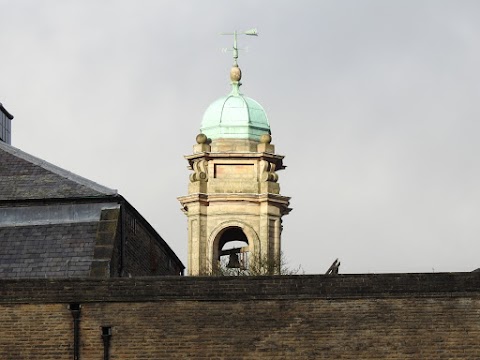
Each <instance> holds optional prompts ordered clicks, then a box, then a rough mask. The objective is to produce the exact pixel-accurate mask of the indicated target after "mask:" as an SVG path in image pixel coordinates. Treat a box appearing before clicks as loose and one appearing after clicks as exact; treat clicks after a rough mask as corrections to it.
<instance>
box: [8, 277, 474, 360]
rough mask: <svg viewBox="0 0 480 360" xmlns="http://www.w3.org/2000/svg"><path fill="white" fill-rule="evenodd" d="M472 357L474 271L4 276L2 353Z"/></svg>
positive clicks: (121, 356) (87, 356)
mask: <svg viewBox="0 0 480 360" xmlns="http://www.w3.org/2000/svg"><path fill="white" fill-rule="evenodd" d="M72 303H77V304H80V305H81V316H80V349H79V350H80V359H102V358H103V342H102V339H101V329H102V327H111V329H112V337H111V347H110V355H111V356H110V358H111V359H149V360H150V359H185V358H192V359H294V358H295V359H402V360H403V359H478V358H479V356H480V274H479V273H454V274H388V275H338V276H325V275H318V276H281V277H255V278H248V277H237V278H225V277H219V278H214V277H210V278H202V277H196V278H193V277H164V278H132V279H124V278H117V279H106V280H73V279H69V280H5V281H1V282H0V359H9V360H10V359H35V360H40V359H71V358H72V357H73V320H72V315H71V312H70V310H69V309H68V305H69V304H72Z"/></svg>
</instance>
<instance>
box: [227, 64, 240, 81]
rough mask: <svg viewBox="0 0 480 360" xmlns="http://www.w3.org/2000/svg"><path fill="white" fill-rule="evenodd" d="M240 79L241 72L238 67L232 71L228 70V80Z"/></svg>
mask: <svg viewBox="0 0 480 360" xmlns="http://www.w3.org/2000/svg"><path fill="white" fill-rule="evenodd" d="M241 78H242V71H241V70H240V68H239V67H238V66H234V67H232V69H231V70H230V80H232V81H240V79H241Z"/></svg>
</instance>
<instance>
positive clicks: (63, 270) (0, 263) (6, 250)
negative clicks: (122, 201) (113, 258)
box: [0, 222, 98, 278]
mask: <svg viewBox="0 0 480 360" xmlns="http://www.w3.org/2000/svg"><path fill="white" fill-rule="evenodd" d="M97 227H98V222H83V223H65V224H45V225H42V226H39V225H31V226H9V227H3V228H0V240H1V244H2V245H1V246H0V278H38V277H48V278H51V277H87V276H89V273H90V266H91V263H92V259H93V252H94V246H95V234H96V231H97Z"/></svg>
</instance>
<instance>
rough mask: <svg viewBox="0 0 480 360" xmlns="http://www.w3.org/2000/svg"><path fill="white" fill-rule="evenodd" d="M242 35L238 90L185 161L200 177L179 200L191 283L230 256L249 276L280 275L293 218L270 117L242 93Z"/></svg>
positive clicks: (218, 107) (210, 115)
mask: <svg viewBox="0 0 480 360" xmlns="http://www.w3.org/2000/svg"><path fill="white" fill-rule="evenodd" d="M234 34H235V42H234V59H235V61H234V66H233V67H232V69H231V71H230V80H231V85H232V90H231V92H230V94H228V95H227V96H224V97H222V98H220V99H218V100H216V101H214V102H213V103H212V104H211V105H210V106H209V107H208V108H207V110H206V112H205V114H204V116H203V121H202V124H201V130H200V131H201V133H200V134H199V135H197V138H196V142H197V144H196V145H194V146H193V154H192V155H187V156H185V158H186V159H187V161H188V164H189V168H190V170H192V171H193V172H192V173H191V174H190V183H189V186H188V195H186V196H182V197H180V198H178V200H179V201H180V203H181V205H182V209H183V211H184V213H185V214H186V216H187V218H188V265H187V267H188V274H189V275H210V274H212V273H213V274H214V273H215V270H216V269H217V268H218V266H220V262H221V260H222V258H223V257H224V256H230V262H229V264H228V265H227V266H228V267H240V268H242V269H245V270H247V271H248V269H249V268H253V267H255V266H256V264H258V263H259V262H262V263H264V264H266V266H267V268H268V273H271V274H276V273H279V271H280V259H281V232H282V216H283V215H286V214H288V213H289V211H290V210H291V209H290V208H289V200H290V198H289V197H285V196H282V195H280V185H279V183H278V175H277V171H279V170H283V169H284V168H285V166H284V165H283V158H284V157H283V156H282V155H278V154H275V147H274V145H273V144H272V143H271V141H272V137H271V132H270V124H269V122H268V119H267V115H266V113H265V110H264V109H263V108H262V106H261V105H260V104H259V103H258V102H256V101H255V100H253V99H250V98H248V97H246V96H244V95H243V94H242V93H241V92H240V90H239V88H240V85H241V83H240V80H241V71H240V68H239V67H238V65H237V63H236V58H235V51H236V35H237V33H234ZM232 256H233V257H235V259H236V260H238V261H234V263H235V265H232V261H231V259H232Z"/></svg>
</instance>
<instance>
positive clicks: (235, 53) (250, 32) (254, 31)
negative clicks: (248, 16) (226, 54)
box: [220, 29, 258, 66]
mask: <svg viewBox="0 0 480 360" xmlns="http://www.w3.org/2000/svg"><path fill="white" fill-rule="evenodd" d="M220 35H233V48H232V50H231V51H233V66H238V63H237V59H238V50H241V49H239V48H238V47H237V35H251V36H258V33H257V29H250V30H247V31H237V30H235V31H234V32H233V33H220ZM224 50H225V51H226V50H227V49H224Z"/></svg>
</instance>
